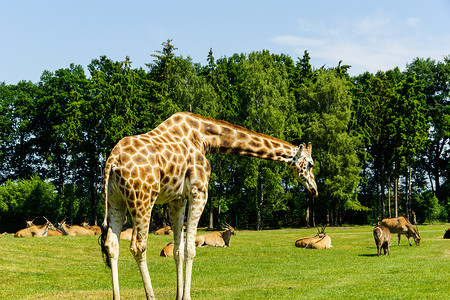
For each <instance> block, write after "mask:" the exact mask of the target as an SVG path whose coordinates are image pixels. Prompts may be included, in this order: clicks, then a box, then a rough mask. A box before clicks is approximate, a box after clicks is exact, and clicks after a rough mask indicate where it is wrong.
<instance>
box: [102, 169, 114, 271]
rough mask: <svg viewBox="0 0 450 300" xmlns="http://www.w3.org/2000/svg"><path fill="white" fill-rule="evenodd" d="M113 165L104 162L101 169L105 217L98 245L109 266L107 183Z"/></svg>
mask: <svg viewBox="0 0 450 300" xmlns="http://www.w3.org/2000/svg"><path fill="white" fill-rule="evenodd" d="M114 167H115V166H114V165H112V164H111V163H108V162H107V163H106V165H105V169H104V170H103V174H102V195H103V199H104V200H105V219H104V220H103V223H102V225H101V230H102V234H101V235H100V237H99V242H100V247H101V249H102V256H103V259H104V260H105V263H106V265H107V266H108V267H109V268H111V262H110V257H109V251H108V248H106V239H107V235H108V229H109V223H108V183H109V176H110V173H111V170H113V169H114Z"/></svg>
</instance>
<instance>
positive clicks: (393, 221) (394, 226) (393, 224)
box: [381, 216, 420, 246]
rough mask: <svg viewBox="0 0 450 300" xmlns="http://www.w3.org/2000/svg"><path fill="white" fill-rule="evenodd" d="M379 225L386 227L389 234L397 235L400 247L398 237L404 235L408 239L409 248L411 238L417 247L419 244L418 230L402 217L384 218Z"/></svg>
mask: <svg viewBox="0 0 450 300" xmlns="http://www.w3.org/2000/svg"><path fill="white" fill-rule="evenodd" d="M381 225H383V226H384V227H387V228H388V229H389V231H390V232H391V233H398V245H399V246H400V235H402V234H404V235H406V237H407V238H408V243H409V245H410V246H412V245H411V242H410V240H409V238H410V237H413V239H414V242H415V243H416V245H417V246H419V244H420V235H419V228H417V226H416V228H414V226H413V225H412V224H411V222H409V220H408V219H407V218H405V217H403V216H400V217H398V218H386V219H383V220H382V221H381Z"/></svg>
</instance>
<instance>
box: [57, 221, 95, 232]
mask: <svg viewBox="0 0 450 300" xmlns="http://www.w3.org/2000/svg"><path fill="white" fill-rule="evenodd" d="M58 228H59V229H61V231H62V233H63V234H64V235H69V236H75V235H94V231H92V230H90V229H86V228H83V227H81V226H78V225H72V226H69V225H67V224H66V221H65V220H63V221H61V222H60V223H58Z"/></svg>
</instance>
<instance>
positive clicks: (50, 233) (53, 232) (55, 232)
mask: <svg viewBox="0 0 450 300" xmlns="http://www.w3.org/2000/svg"><path fill="white" fill-rule="evenodd" d="M33 222H34V220H33V221H25V223H26V228H28V227H31V226H34V223H33ZM62 235H63V234H62V232H61V230H59V229H58V228H55V230H53V229H51V228H49V229H48V231H47V236H62Z"/></svg>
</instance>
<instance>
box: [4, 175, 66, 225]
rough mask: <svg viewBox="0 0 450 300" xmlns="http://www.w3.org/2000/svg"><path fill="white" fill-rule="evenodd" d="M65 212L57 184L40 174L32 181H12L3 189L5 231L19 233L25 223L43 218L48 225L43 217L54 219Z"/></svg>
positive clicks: (33, 177)
mask: <svg viewBox="0 0 450 300" xmlns="http://www.w3.org/2000/svg"><path fill="white" fill-rule="evenodd" d="M61 210H62V205H61V203H60V201H59V197H58V195H57V194H56V192H55V187H54V185H53V184H51V183H48V182H45V181H42V180H41V179H40V178H39V177H38V176H37V175H34V176H32V177H31V178H30V179H29V180H25V179H20V180H14V181H13V180H8V181H7V182H6V183H4V184H3V185H2V186H0V231H1V232H4V231H9V232H15V231H17V230H19V229H21V228H24V227H25V222H24V221H25V220H31V219H34V218H39V220H40V221H43V222H45V221H44V219H43V218H42V217H43V216H45V217H47V218H48V219H49V220H53V219H55V218H57V217H58V216H59V214H60V212H61ZM43 222H42V223H43ZM36 223H37V224H39V223H38V222H36Z"/></svg>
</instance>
